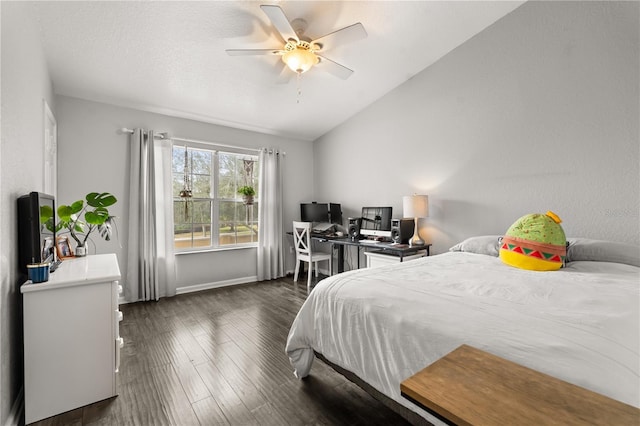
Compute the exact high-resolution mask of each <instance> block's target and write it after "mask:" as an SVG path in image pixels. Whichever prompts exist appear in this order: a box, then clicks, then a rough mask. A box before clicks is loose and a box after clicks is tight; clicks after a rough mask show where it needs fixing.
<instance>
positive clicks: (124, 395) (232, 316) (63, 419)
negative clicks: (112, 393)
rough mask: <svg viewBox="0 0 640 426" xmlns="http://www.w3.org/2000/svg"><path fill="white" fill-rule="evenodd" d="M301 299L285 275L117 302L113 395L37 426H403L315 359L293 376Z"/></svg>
mask: <svg viewBox="0 0 640 426" xmlns="http://www.w3.org/2000/svg"><path fill="white" fill-rule="evenodd" d="M306 296H307V289H306V280H302V279H301V280H300V281H298V283H294V282H293V280H292V279H291V278H285V279H282V280H277V281H268V282H262V283H256V284H248V285H242V286H234V287H226V288H221V289H214V290H208V291H202V292H198V293H191V294H184V295H180V296H176V297H172V298H164V299H161V300H160V301H158V302H145V303H133V304H128V305H122V306H121V310H122V311H123V313H124V320H123V321H122V322H121V323H120V335H121V336H122V337H124V339H125V346H124V348H123V353H122V364H121V368H120V376H119V385H118V390H119V396H118V397H115V398H111V399H108V400H105V401H101V402H98V403H95V404H92V405H88V406H86V407H82V408H78V409H76V410H73V411H69V412H67V413H63V414H61V415H58V416H55V417H51V418H48V419H45V420H43V421H41V422H38V423H36V424H37V425H39V426H40V425H41V426H44V425H185V426H190V425H273V426H276V425H278V426H279V425H406V424H407V423H406V421H405V420H404V419H403V418H402V417H400V416H399V415H397V414H395V413H394V412H392V411H390V410H389V409H388V408H386V407H385V406H384V405H382V404H381V403H379V402H378V401H377V400H375V399H374V398H372V397H371V396H369V394H367V393H366V392H364V391H363V390H361V389H360V388H359V387H358V386H356V385H354V384H353V383H351V382H349V381H348V380H346V379H345V378H344V377H342V376H341V375H340V374H338V373H336V372H335V371H333V370H332V369H331V368H329V367H328V366H326V365H325V364H324V363H322V362H321V361H319V360H316V361H315V362H314V364H313V368H312V370H311V375H310V376H309V377H308V378H307V379H305V380H298V379H296V378H295V377H294V376H293V369H292V367H291V365H290V364H289V360H288V358H287V356H286V354H285V353H284V347H285V343H286V339H287V334H288V332H289V326H290V325H291V323H292V321H293V319H294V317H295V315H296V313H297V312H298V310H299V308H300V306H301V305H302V303H303V302H304V300H305V299H306ZM72 385H73V384H71V383H69V384H66V386H72ZM62 386H65V384H62Z"/></svg>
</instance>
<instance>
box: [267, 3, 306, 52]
mask: <svg viewBox="0 0 640 426" xmlns="http://www.w3.org/2000/svg"><path fill="white" fill-rule="evenodd" d="M260 9H262V11H263V12H264V13H265V14H266V15H267V16H268V17H269V20H271V23H272V24H273V26H274V27H276V30H278V32H279V33H280V35H281V36H282V39H283V40H284V41H285V43H286V42H287V41H289V40H290V39H293V40H295V41H296V42H298V41H299V40H298V35H297V34H296V32H295V30H294V29H293V27H292V26H291V23H290V22H289V20H288V19H287V16H286V15H285V14H284V11H283V10H282V9H281V8H280V6H274V5H270V4H263V5H261V6H260Z"/></svg>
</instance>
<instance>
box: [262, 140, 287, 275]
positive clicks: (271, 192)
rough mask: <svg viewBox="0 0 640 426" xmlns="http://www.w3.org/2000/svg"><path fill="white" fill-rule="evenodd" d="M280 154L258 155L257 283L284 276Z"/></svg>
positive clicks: (265, 152)
mask: <svg viewBox="0 0 640 426" xmlns="http://www.w3.org/2000/svg"><path fill="white" fill-rule="evenodd" d="M282 156H283V154H280V153H279V152H278V151H277V150H271V149H263V150H262V151H260V189H259V194H258V220H259V221H260V236H259V238H258V280H259V281H262V280H270V279H275V278H280V277H282V276H284V254H283V242H282V240H283V238H284V230H283V228H282V171H281V160H282V158H281V157H282Z"/></svg>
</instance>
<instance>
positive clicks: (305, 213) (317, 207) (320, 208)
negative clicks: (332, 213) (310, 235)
mask: <svg viewBox="0 0 640 426" xmlns="http://www.w3.org/2000/svg"><path fill="white" fill-rule="evenodd" d="M300 218H301V219H302V221H303V222H324V223H327V222H329V206H328V205H327V204H322V203H306V204H300Z"/></svg>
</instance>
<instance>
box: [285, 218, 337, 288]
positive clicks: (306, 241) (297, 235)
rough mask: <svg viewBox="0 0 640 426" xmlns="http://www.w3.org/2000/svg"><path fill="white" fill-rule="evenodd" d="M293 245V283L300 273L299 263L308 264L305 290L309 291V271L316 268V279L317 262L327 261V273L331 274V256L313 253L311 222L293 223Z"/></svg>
mask: <svg viewBox="0 0 640 426" xmlns="http://www.w3.org/2000/svg"><path fill="white" fill-rule="evenodd" d="M293 243H294V246H295V248H296V273H295V275H294V277H293V280H294V281H298V273H299V272H300V261H303V262H308V263H309V274H308V276H307V289H308V290H309V291H311V270H312V269H313V265H314V264H315V267H316V278H317V277H318V262H321V261H323V260H328V261H329V273H331V257H332V256H331V255H330V254H329V253H317V252H316V253H314V252H313V250H312V247H311V222H296V221H293Z"/></svg>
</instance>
